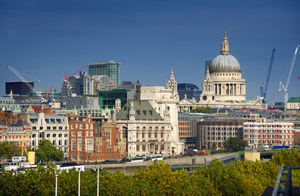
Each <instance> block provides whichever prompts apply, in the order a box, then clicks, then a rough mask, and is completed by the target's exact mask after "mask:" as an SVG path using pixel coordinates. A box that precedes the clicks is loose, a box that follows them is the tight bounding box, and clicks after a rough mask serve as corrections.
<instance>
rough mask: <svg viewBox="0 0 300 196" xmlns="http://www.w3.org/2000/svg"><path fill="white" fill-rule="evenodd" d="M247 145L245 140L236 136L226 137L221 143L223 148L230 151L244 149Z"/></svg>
mask: <svg viewBox="0 0 300 196" xmlns="http://www.w3.org/2000/svg"><path fill="white" fill-rule="evenodd" d="M247 145H248V144H247V142H246V141H244V140H241V139H238V138H233V137H230V138H229V139H227V140H226V141H225V142H224V144H223V146H224V148H225V149H226V150H228V151H231V152H236V151H242V150H245V147H246V146H247Z"/></svg>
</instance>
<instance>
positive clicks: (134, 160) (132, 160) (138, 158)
mask: <svg viewBox="0 0 300 196" xmlns="http://www.w3.org/2000/svg"><path fill="white" fill-rule="evenodd" d="M143 161H144V158H143V157H134V158H127V159H126V160H125V162H126V163H138V162H143Z"/></svg>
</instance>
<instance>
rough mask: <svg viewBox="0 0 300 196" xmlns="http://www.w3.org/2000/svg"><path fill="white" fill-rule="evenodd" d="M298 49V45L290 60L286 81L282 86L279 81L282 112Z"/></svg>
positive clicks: (286, 99)
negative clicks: (282, 97)
mask: <svg viewBox="0 0 300 196" xmlns="http://www.w3.org/2000/svg"><path fill="white" fill-rule="evenodd" d="M298 49H299V45H298V46H297V47H296V50H295V53H294V56H293V59H292V64H291V67H290V71H289V75H288V77H287V80H286V84H285V85H283V83H282V82H281V81H279V92H283V93H284V110H286V103H287V101H288V98H289V95H288V87H289V83H290V79H291V75H292V71H293V68H294V64H295V60H296V56H297V53H298Z"/></svg>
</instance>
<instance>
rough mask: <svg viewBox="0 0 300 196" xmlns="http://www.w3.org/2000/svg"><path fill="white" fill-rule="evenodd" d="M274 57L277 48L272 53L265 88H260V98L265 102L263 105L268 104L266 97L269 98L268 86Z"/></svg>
mask: <svg viewBox="0 0 300 196" xmlns="http://www.w3.org/2000/svg"><path fill="white" fill-rule="evenodd" d="M274 55H275V48H274V49H273V51H272V55H271V60H270V65H269V71H268V75H267V80H266V84H265V88H263V87H262V86H261V87H260V96H261V97H263V100H262V102H263V103H267V99H266V96H267V92H268V86H269V81H270V76H271V71H272V66H273V60H274Z"/></svg>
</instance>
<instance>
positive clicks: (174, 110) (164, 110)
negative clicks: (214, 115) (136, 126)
mask: <svg viewBox="0 0 300 196" xmlns="http://www.w3.org/2000/svg"><path fill="white" fill-rule="evenodd" d="M140 97H141V99H142V100H147V101H148V102H149V103H150V104H151V106H152V107H153V109H154V110H155V111H156V112H157V113H158V114H159V115H160V116H161V117H162V118H163V119H164V120H165V121H166V122H169V123H170V124H171V132H170V134H169V139H168V141H170V142H171V149H172V152H174V153H175V154H181V153H183V150H184V143H183V142H182V141H180V139H179V129H178V103H179V95H178V92H177V82H176V80H175V76H174V73H173V68H172V69H171V73H170V76H169V79H168V81H167V84H166V86H165V87H164V86H142V87H141V95H140Z"/></svg>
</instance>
